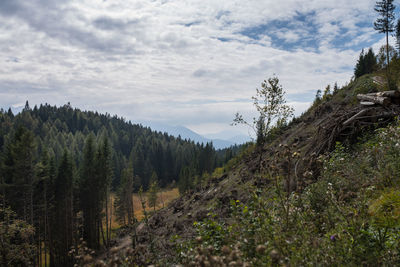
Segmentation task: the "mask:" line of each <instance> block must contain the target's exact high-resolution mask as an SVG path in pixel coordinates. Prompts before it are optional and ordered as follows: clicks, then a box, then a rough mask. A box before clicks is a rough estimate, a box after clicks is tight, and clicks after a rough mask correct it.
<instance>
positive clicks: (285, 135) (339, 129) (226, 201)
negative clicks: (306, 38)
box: [134, 76, 400, 266]
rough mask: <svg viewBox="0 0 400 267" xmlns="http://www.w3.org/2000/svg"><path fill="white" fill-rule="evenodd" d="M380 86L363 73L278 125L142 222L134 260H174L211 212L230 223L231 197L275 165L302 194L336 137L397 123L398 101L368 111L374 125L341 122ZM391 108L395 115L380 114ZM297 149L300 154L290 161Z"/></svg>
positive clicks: (264, 182) (242, 197)
mask: <svg viewBox="0 0 400 267" xmlns="http://www.w3.org/2000/svg"><path fill="white" fill-rule="evenodd" d="M377 90H382V88H378V86H377V85H376V84H374V83H373V82H372V77H370V76H365V77H362V78H361V79H359V80H357V81H353V82H351V83H350V84H349V85H348V86H345V87H343V88H342V89H341V90H339V91H338V92H336V93H335V94H333V95H328V96H326V98H324V99H322V101H321V102H320V103H315V104H314V105H313V106H312V107H311V108H310V109H309V110H308V111H307V112H305V113H304V114H303V115H302V116H300V117H299V118H296V119H294V120H293V121H292V122H291V123H290V124H289V125H288V126H287V127H285V128H283V129H278V130H277V131H276V132H275V135H274V136H275V137H273V138H272V139H271V140H270V142H269V143H268V144H267V145H265V146H264V147H263V148H261V149H258V148H254V147H250V148H248V149H247V150H246V151H244V152H243V153H242V154H241V155H240V157H237V158H236V159H234V160H232V161H231V162H229V163H228V165H227V166H226V167H225V168H224V170H223V174H218V173H216V174H215V175H214V176H213V178H212V179H211V180H209V181H208V182H207V183H204V184H202V185H199V186H198V187H197V188H196V190H195V191H193V192H190V193H187V194H185V195H183V196H182V197H180V198H179V199H177V200H176V201H174V202H173V203H172V204H171V205H169V206H168V207H167V208H165V209H163V210H160V211H159V212H157V213H155V214H154V215H153V216H152V217H151V218H150V219H149V221H148V223H145V222H142V223H140V224H139V225H138V227H137V229H136V230H137V232H136V236H135V237H134V238H135V239H136V244H138V246H137V248H138V249H137V250H135V252H134V254H135V253H136V254H135V255H136V256H137V257H136V258H137V259H139V258H140V259H151V262H160V261H161V262H170V263H171V262H174V261H176V260H177V259H179V255H177V253H178V254H179V253H180V251H179V247H180V244H182V243H185V242H187V240H194V239H195V237H196V236H197V235H198V233H197V232H196V229H195V227H194V224H198V223H197V222H202V221H207V220H209V218H211V217H212V216H213V215H212V214H215V216H217V218H218V221H222V222H224V221H225V222H228V221H229V217H230V214H231V204H232V201H233V202H237V203H247V202H248V201H249V199H250V198H251V197H252V195H253V192H254V188H266V187H268V185H269V184H271V183H272V182H273V181H274V180H273V179H270V178H268V177H271V174H272V173H274V172H275V170H276V169H278V170H279V171H278V173H280V174H281V175H283V176H287V177H290V178H289V179H287V180H286V181H285V182H284V183H283V187H284V188H285V191H287V192H293V191H299V192H301V191H302V190H303V189H304V188H306V187H307V186H308V185H310V184H312V183H314V182H315V181H316V180H317V179H319V177H320V173H321V162H320V161H319V157H320V155H323V154H325V153H327V152H329V151H331V150H332V149H334V148H335V144H336V142H337V141H341V142H344V143H348V144H352V143H354V142H355V141H356V140H357V138H359V137H360V136H362V135H364V134H366V133H368V132H370V131H371V130H373V129H375V128H377V127H382V126H385V125H387V124H388V123H389V122H390V121H393V119H394V116H393V115H395V114H400V112H399V111H400V109H399V106H397V105H391V106H389V107H381V106H377V107H374V108H372V109H371V110H370V112H371V116H370V117H373V119H374V120H375V121H374V123H368V124H363V121H362V119H361V120H359V121H356V122H355V123H353V124H352V125H349V126H344V125H343V122H344V121H346V120H347V119H349V118H351V117H352V116H354V114H356V113H358V112H359V111H360V109H362V107H360V106H359V104H358V103H357V100H356V95H357V94H358V93H370V92H375V91H377ZM388 111H390V114H392V115H391V116H386V117H385V116H383V117H381V116H380V114H383V113H385V112H386V113H387V112H388ZM366 121H369V119H368V118H366ZM294 152H296V155H297V158H296V160H290V159H291V156H290V155H292V154H293V153H294ZM289 171H290V172H291V173H290V174H289ZM149 244H151V246H148V245H149ZM154 251H156V253H154ZM181 252H182V253H188V251H181ZM139 263H142V264H143V263H144V262H140V261H139ZM199 266H200V265H199Z"/></svg>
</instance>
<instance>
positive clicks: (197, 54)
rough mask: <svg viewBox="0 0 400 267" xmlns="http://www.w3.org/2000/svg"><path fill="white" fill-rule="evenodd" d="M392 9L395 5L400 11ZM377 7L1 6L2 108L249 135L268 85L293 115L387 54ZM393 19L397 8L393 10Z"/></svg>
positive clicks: (54, 1) (5, 1)
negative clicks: (273, 81) (56, 109)
mask: <svg viewBox="0 0 400 267" xmlns="http://www.w3.org/2000/svg"><path fill="white" fill-rule="evenodd" d="M395 4H396V3H395ZM374 5H375V1H372V0H357V1H348V0H307V1H304V0H280V1H275V0H246V1H243V0H190V1H188V0H107V1H106V0H29V1H27V0H0V107H2V108H4V109H8V107H12V108H13V109H14V110H18V109H20V108H21V107H22V106H24V104H25V101H26V100H28V101H29V104H30V105H31V107H33V106H34V105H35V104H36V105H39V104H41V103H49V104H51V105H57V106H60V105H64V104H66V103H68V102H70V103H71V105H72V106H73V107H76V108H80V109H82V110H96V111H99V112H102V113H105V112H108V113H109V114H111V115H114V114H117V115H118V116H123V117H124V118H126V119H128V120H131V121H133V122H142V123H143V122H147V121H151V122H159V123H163V124H169V125H182V126H186V127H188V128H190V129H191V130H194V131H196V132H198V133H200V134H213V133H218V132H222V131H224V132H226V131H229V132H232V133H247V129H245V128H243V127H236V128H235V127H233V126H230V123H231V122H232V120H233V118H234V114H235V113H236V112H240V113H241V114H243V115H244V117H245V118H247V119H248V120H251V118H252V116H254V115H255V113H254V107H253V106H252V100H251V97H252V96H253V95H255V92H256V88H259V87H260V84H261V82H262V81H263V80H264V79H267V78H269V77H271V76H273V75H274V74H275V75H276V76H277V77H278V78H279V80H280V83H281V85H282V86H283V88H284V90H285V91H286V99H287V102H288V104H289V105H291V106H292V107H294V108H295V111H296V114H300V113H301V112H303V111H304V110H306V109H307V108H308V107H309V106H310V103H311V102H312V101H313V99H314V97H315V93H316V91H317V90H318V89H322V90H323V89H324V88H325V87H326V85H327V84H331V85H333V84H334V83H335V82H337V83H338V84H339V85H344V84H345V83H346V82H348V81H349V80H350V79H351V77H352V75H353V69H354V65H355V63H356V61H357V58H358V56H359V53H360V51H361V49H362V48H368V47H374V48H375V49H376V50H375V51H377V49H378V48H379V46H380V45H381V44H383V40H384V39H383V38H384V35H382V34H378V33H377V32H375V31H374V30H373V22H374V20H375V19H376V17H377V15H376V14H375V11H374ZM399 9H400V7H399Z"/></svg>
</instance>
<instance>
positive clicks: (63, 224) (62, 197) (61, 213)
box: [52, 150, 75, 266]
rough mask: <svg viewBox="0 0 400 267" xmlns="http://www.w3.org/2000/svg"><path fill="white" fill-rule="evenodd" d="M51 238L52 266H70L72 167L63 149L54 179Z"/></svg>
mask: <svg viewBox="0 0 400 267" xmlns="http://www.w3.org/2000/svg"><path fill="white" fill-rule="evenodd" d="M54 189H55V192H54V196H55V198H54V211H55V214H54V215H55V216H54V218H53V225H52V239H53V246H54V252H55V253H54V254H55V256H54V262H53V263H54V266H71V265H72V262H73V261H72V258H71V257H70V256H69V255H68V252H69V250H70V248H71V246H72V245H73V244H74V242H73V241H74V232H75V231H74V228H75V227H74V211H73V199H74V198H73V167H72V162H71V159H70V156H69V155H68V152H67V151H66V150H65V151H64V155H63V157H62V159H61V162H60V165H59V167H58V173H57V178H56V180H55V187H54Z"/></svg>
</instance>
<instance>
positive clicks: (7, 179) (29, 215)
mask: <svg viewBox="0 0 400 267" xmlns="http://www.w3.org/2000/svg"><path fill="white" fill-rule="evenodd" d="M34 148H35V144H34V137H33V134H32V132H30V131H28V130H27V129H26V128H25V127H22V126H21V127H19V128H18V129H17V131H16V132H15V134H14V137H13V140H12V141H11V142H10V143H9V144H8V146H7V149H6V156H5V160H4V165H3V166H4V167H3V175H4V181H3V186H4V189H5V190H4V192H3V193H4V197H5V199H6V202H7V204H8V205H10V206H11V208H12V210H13V211H15V212H16V213H17V215H18V216H19V218H21V219H24V220H25V221H26V222H29V223H30V224H31V225H33V217H34V216H33V187H34V164H33V156H34Z"/></svg>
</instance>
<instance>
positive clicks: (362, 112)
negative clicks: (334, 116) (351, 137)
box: [343, 109, 369, 126]
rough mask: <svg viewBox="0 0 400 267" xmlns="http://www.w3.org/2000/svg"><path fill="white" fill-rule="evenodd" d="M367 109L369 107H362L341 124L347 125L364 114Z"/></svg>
mask: <svg viewBox="0 0 400 267" xmlns="http://www.w3.org/2000/svg"><path fill="white" fill-rule="evenodd" d="M368 111H369V109H363V110H361V111H360V112H358V113H357V114H356V115H354V116H352V117H350V119H348V120H346V121H345V122H343V126H346V125H349V124H351V123H353V122H354V121H355V120H356V119H357V118H358V117H361V116H363V115H364V114H366V113H367V112H368Z"/></svg>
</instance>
